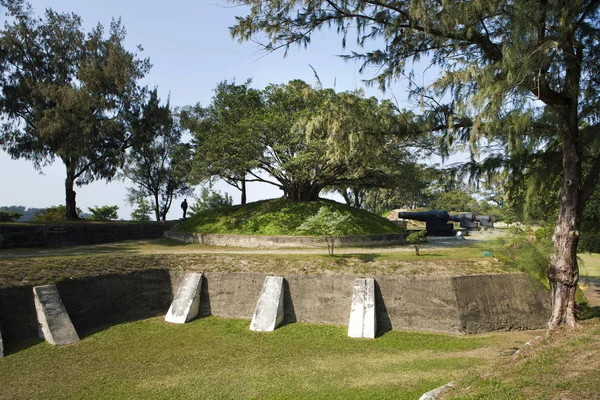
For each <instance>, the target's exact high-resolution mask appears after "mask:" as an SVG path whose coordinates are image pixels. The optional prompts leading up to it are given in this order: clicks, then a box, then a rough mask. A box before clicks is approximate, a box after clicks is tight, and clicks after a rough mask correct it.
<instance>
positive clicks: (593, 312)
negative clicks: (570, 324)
mask: <svg viewBox="0 0 600 400" xmlns="http://www.w3.org/2000/svg"><path fill="white" fill-rule="evenodd" d="M593 318H600V306H598V307H590V306H588V305H587V303H584V304H580V305H579V307H578V310H577V319H579V320H581V321H583V320H586V319H593Z"/></svg>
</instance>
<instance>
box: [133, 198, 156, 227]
mask: <svg viewBox="0 0 600 400" xmlns="http://www.w3.org/2000/svg"><path fill="white" fill-rule="evenodd" d="M135 204H137V207H136V208H135V210H133V212H132V213H131V220H132V221H138V222H149V221H150V214H151V213H152V211H154V210H153V209H152V206H151V205H150V203H148V200H147V199H146V198H145V197H142V198H140V199H137V200H136V202H135Z"/></svg>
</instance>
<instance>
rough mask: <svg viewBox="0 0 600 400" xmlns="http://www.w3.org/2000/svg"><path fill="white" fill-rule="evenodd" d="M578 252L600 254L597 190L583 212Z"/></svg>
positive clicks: (598, 196) (598, 191)
mask: <svg viewBox="0 0 600 400" xmlns="http://www.w3.org/2000/svg"><path fill="white" fill-rule="evenodd" d="M579 250H580V251H584V252H589V253H600V190H598V188H596V190H595V191H594V193H593V194H592V196H591V197H590V200H589V201H588V203H587V204H586V206H585V209H584V210H583V217H582V218H581V236H580V237H579Z"/></svg>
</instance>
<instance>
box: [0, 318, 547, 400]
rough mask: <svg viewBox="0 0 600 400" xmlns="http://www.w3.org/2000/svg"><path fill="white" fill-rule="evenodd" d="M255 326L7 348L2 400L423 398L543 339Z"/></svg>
mask: <svg viewBox="0 0 600 400" xmlns="http://www.w3.org/2000/svg"><path fill="white" fill-rule="evenodd" d="M248 326H249V322H248V321H243V320H233V319H224V318H218V317H208V318H203V319H198V320H195V321H192V322H191V323H188V324H185V325H172V324H167V323H165V322H163V321H162V319H161V318H153V319H148V320H143V321H136V322H130V323H125V324H121V325H116V326H112V327H110V328H108V329H106V330H103V331H100V332H97V333H92V334H90V335H88V336H85V335H82V336H83V340H82V341H81V342H79V343H76V344H74V345H70V346H65V347H53V346H51V345H49V344H47V343H44V342H39V341H31V340H30V341H23V342H16V343H7V344H6V352H7V354H8V355H7V356H6V357H5V358H2V359H0V388H1V390H0V399H73V398H90V399H134V398H136V399H137V398H143V399H167V398H168V399H187V398H190V399H198V398H202V399H263V398H268V399H311V400H312V399H416V398H418V397H419V396H420V395H421V394H422V393H423V392H426V391H428V390H430V389H433V388H435V387H437V386H440V385H442V384H445V383H447V382H449V381H451V380H456V379H467V377H469V375H472V374H474V373H475V372H477V371H481V370H487V369H489V368H491V367H492V366H493V365H494V363H496V362H498V361H499V360H503V359H508V358H510V355H511V354H512V353H513V352H514V351H515V348H517V347H519V346H521V345H522V344H523V343H524V342H526V341H528V340H530V339H531V338H532V337H534V336H535V335H536V334H540V332H531V331H530V332H512V333H494V334H486V335H473V336H452V335H443V334H434V333H420V332H399V331H391V332H388V333H386V334H385V335H383V336H382V337H380V338H378V339H376V340H364V339H350V338H347V337H346V333H347V332H346V327H339V326H325V325H312V324H302V323H296V324H290V325H285V326H283V327H280V328H278V329H277V330H275V331H274V332H268V333H256V332H250V331H249V330H248Z"/></svg>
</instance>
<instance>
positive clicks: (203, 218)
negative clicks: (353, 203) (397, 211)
mask: <svg viewBox="0 0 600 400" xmlns="http://www.w3.org/2000/svg"><path fill="white" fill-rule="evenodd" d="M322 206H328V207H331V208H333V209H335V210H338V211H339V212H342V213H346V214H350V215H351V216H352V224H351V227H350V229H349V230H348V232H347V233H346V234H347V235H369V234H377V233H396V232H401V231H402V230H401V229H400V228H399V227H398V226H397V225H395V224H393V223H391V222H390V221H388V220H387V219H385V218H383V217H380V216H379V215H376V214H372V213H370V212H367V211H364V210H358V209H356V208H352V207H348V206H346V205H344V204H340V203H337V202H335V201H331V200H319V201H315V202H310V203H294V202H290V201H288V200H285V199H274V200H263V201H257V202H254V203H249V204H246V205H243V206H241V205H239V206H233V207H229V208H225V209H221V210H210V211H205V212H202V213H199V214H197V215H195V216H193V217H192V218H190V219H188V220H187V221H186V222H185V223H183V224H182V225H181V227H180V230H181V231H184V232H198V233H233V234H242V235H299V233H297V232H296V228H298V227H299V226H300V225H301V224H302V223H303V222H304V221H305V220H306V218H308V217H310V216H312V215H315V214H316V213H317V212H318V211H319V208H321V207H322Z"/></svg>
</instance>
